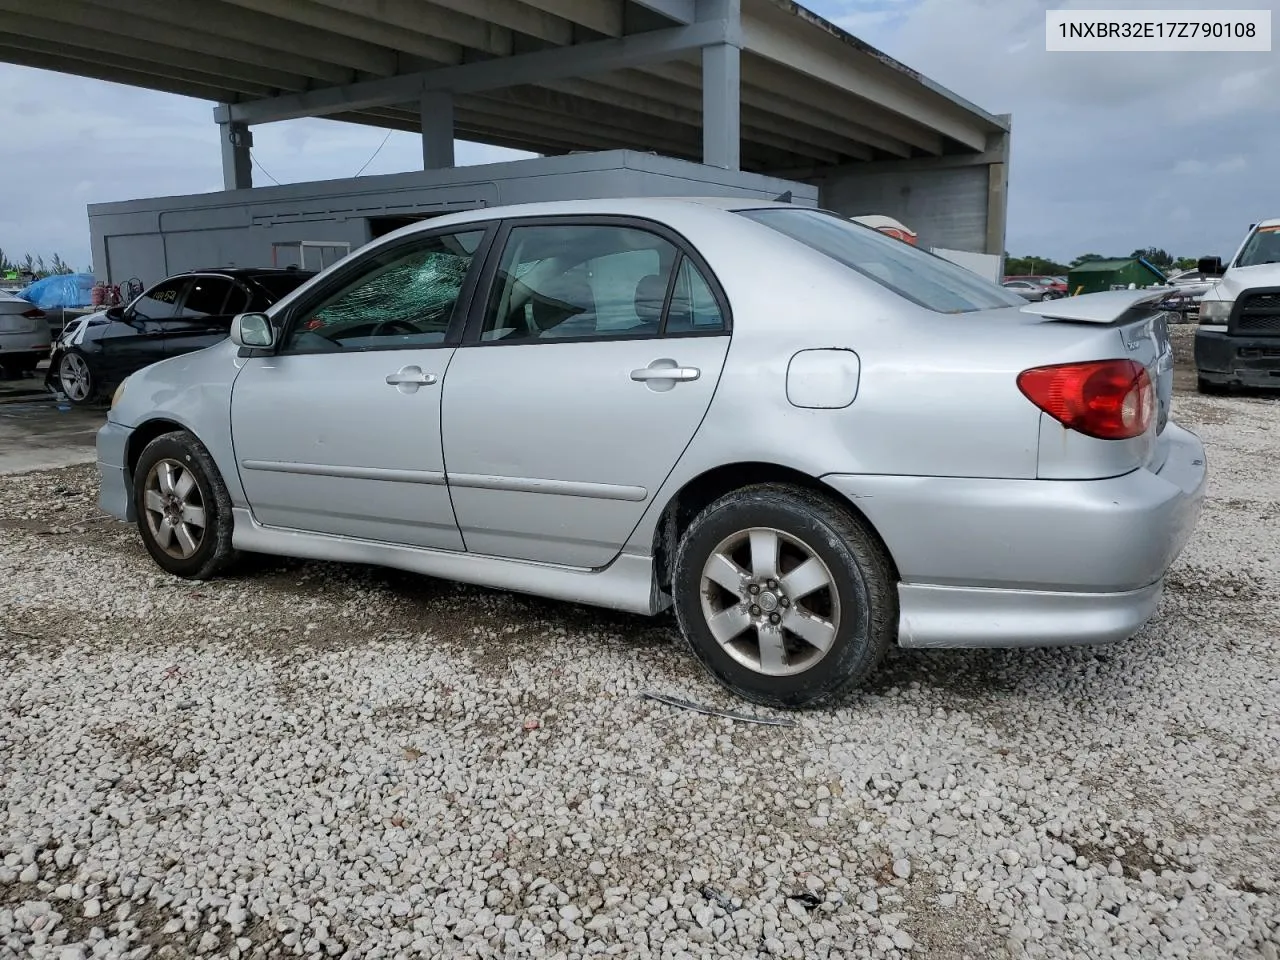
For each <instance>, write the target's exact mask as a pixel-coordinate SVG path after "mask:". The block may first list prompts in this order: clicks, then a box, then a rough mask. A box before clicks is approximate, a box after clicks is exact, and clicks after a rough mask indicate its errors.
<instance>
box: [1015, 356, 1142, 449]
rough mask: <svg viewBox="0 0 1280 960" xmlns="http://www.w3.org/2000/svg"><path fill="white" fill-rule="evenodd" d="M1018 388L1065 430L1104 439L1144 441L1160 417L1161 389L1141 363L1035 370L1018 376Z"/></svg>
mask: <svg viewBox="0 0 1280 960" xmlns="http://www.w3.org/2000/svg"><path fill="white" fill-rule="evenodd" d="M1018 389H1019V390H1021V391H1022V392H1023V393H1024V394H1025V395H1026V397H1027V399H1028V400H1030V401H1031V402H1032V403H1034V404H1035V405H1036V406H1037V407H1039V408H1040V409H1041V410H1043V411H1044V412H1045V413H1047V414H1049V416H1051V417H1053V419H1055V420H1057V421H1058V422H1059V423H1061V424H1062V425H1063V426H1065V427H1068V428H1069V429H1071V430H1077V431H1079V432H1080V433H1083V434H1085V435H1086V436H1090V437H1097V438H1098V439H1100V440H1128V439H1130V438H1131V437H1140V436H1142V435H1143V434H1144V433H1146V432H1147V428H1148V427H1150V426H1151V421H1152V419H1153V417H1154V416H1155V406H1156V392H1155V388H1154V387H1153V386H1152V384H1151V377H1149V376H1148V375H1147V369H1146V367H1144V366H1143V365H1142V364H1140V363H1138V362H1137V361H1136V360H1096V361H1093V362H1092V363H1059V364H1054V365H1053V366H1050V367H1033V368H1032V369H1030V370H1023V371H1022V373H1020V374H1018Z"/></svg>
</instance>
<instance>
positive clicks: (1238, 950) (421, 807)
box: [0, 331, 1280, 960]
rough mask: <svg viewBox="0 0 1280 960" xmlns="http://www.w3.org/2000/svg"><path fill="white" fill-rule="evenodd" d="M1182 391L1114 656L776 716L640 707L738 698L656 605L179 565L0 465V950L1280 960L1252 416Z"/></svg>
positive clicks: (991, 663) (1086, 654)
mask: <svg viewBox="0 0 1280 960" xmlns="http://www.w3.org/2000/svg"><path fill="white" fill-rule="evenodd" d="M1189 332H1190V331H1187V332H1184V333H1183V334H1181V335H1182V336H1183V337H1184V340H1185V336H1186V335H1187V334H1188V333H1189ZM1188 342H1189V341H1188ZM1179 349H1180V350H1182V351H1183V352H1184V353H1185V349H1186V344H1185V342H1184V343H1183V345H1182V346H1180V347H1179ZM1177 408H1178V409H1177V412H1176V416H1178V417H1179V419H1180V420H1182V422H1184V423H1185V424H1186V425H1187V426H1189V427H1191V428H1192V429H1195V430H1196V431H1197V432H1199V433H1200V434H1201V435H1202V437H1203V438H1204V440H1205V442H1206V445H1207V447H1208V451H1209V463H1210V467H1211V471H1212V473H1211V482H1210V488H1209V494H1208V500H1207V502H1206V507H1205V515H1204V518H1203V519H1202V521H1201V524H1200V527H1199V530H1198V531H1197V534H1196V536H1195V537H1194V538H1193V540H1192V542H1191V544H1190V545H1189V547H1188V549H1187V551H1186V553H1185V555H1184V556H1183V557H1182V559H1180V560H1179V561H1178V562H1177V564H1176V565H1175V567H1174V569H1173V571H1172V574H1171V576H1170V578H1169V582H1168V584H1167V589H1166V591H1165V595H1164V599H1163V601H1162V605H1161V608H1160V611H1159V613H1158V614H1157V616H1156V617H1155V619H1153V620H1152V622H1151V623H1150V624H1149V625H1148V626H1147V627H1145V628H1144V629H1143V630H1142V631H1140V632H1139V633H1138V635H1137V636H1135V637H1133V638H1132V639H1130V640H1128V641H1125V642H1122V643H1117V644H1115V645H1113V646H1110V647H1107V648H1099V649H1093V650H1090V649H1075V648H1061V649H1053V650H1018V651H920V652H912V651H897V650H895V651H892V652H891V653H890V655H889V656H888V657H887V659H886V662H885V664H884V666H883V668H882V670H883V673H882V675H881V676H880V677H879V678H877V679H876V681H875V682H873V683H872V684H870V685H869V686H868V688H867V689H866V690H865V691H863V692H860V693H858V694H855V695H853V696H851V697H850V698H849V699H848V700H847V701H846V702H842V703H840V704H836V705H834V706H831V707H828V708H826V709H824V710H821V711H806V712H805V713H804V714H802V715H797V717H796V719H797V721H798V726H797V728H795V729H780V728H773V727H761V726H751V725H746V724H740V723H735V722H733V721H730V720H726V719H722V718H717V717H707V716H704V715H701V714H694V713H691V712H687V711H680V710H676V709H672V708H669V707H666V706H662V705H659V704H655V703H653V702H651V701H646V700H642V699H640V698H639V696H638V694H639V693H640V692H641V691H643V690H648V689H661V690H663V691H669V692H671V693H673V694H676V695H680V696H686V697H689V698H691V699H694V700H697V701H700V702H705V703H708V704H712V705H716V706H722V707H728V708H730V709H736V710H742V709H744V705H743V704H742V703H741V702H739V701H735V700H733V699H732V698H731V697H729V696H728V695H727V694H725V693H723V692H722V691H720V690H719V689H718V688H717V687H715V686H714V685H713V684H712V683H710V682H709V681H707V680H706V679H705V678H704V677H703V676H702V674H701V673H700V671H698V670H697V669H696V668H695V665H694V663H693V662H692V660H691V658H690V657H689V656H688V655H687V653H686V652H685V650H684V649H683V644H682V643H680V642H677V641H676V639H675V638H674V637H673V635H672V632H671V627H670V622H669V620H663V619H655V620H653V621H646V620H641V619H638V618H631V617H623V616H621V615H617V614H611V613H608V612H593V611H590V610H587V609H586V608H579V607H573V606H569V605H560V604H554V603H550V602H546V601H540V600H531V599H528V598H522V597H518V596H515V595H509V594H504V593H501V592H497V591H487V590H481V589H476V588H471V587H464V586H457V585H454V584H448V583H444V582H441V581H435V580H431V579H428V578H416V577H411V576H409V575H407V574H399V573H392V572H387V571H375V570H370V569H367V568H363V567H348V566H344V565H339V564H316V563H309V562H302V561H291V560H269V559H268V560H258V561H254V563H253V564H251V565H250V566H249V567H247V568H246V570H245V572H243V573H237V574H235V575H232V576H228V577H226V578H223V579H219V580H213V581H209V582H207V583H195V582H188V581H182V580H177V579H174V578H171V577H168V576H166V575H163V574H161V573H160V572H159V571H158V570H157V569H156V568H155V567H154V565H153V564H152V563H151V561H150V560H149V559H148V558H147V556H146V554H145V552H144V551H143V550H142V548H141V546H140V544H139V543H138V538H137V533H136V531H135V530H134V529H132V528H131V527H130V526H128V525H123V524H114V523H111V522H108V521H106V520H104V519H102V518H101V517H100V516H99V515H98V514H97V513H96V510H95V506H94V498H95V496H96V486H95V483H96V481H95V480H94V471H93V468H92V467H73V468H68V469H65V470H58V471H49V472H40V473H32V474H27V475H22V476H16V477H4V476H0V584H3V588H2V589H0V714H3V719H0V757H3V758H4V759H3V765H4V771H5V774H4V776H3V777H0V811H2V812H0V960H18V958H22V960H26V958H32V960H55V958H57V960H61V958H62V957H63V956H66V957H68V958H70V957H72V956H79V957H83V958H86V960H87V958H89V957H95V958H97V957H102V958H106V960H117V958H121V957H131V958H134V960H144V958H149V960H161V958H163V960H178V958H182V957H186V956H191V955H195V954H199V955H201V956H210V957H212V956H218V957H226V958H227V960H237V958H238V960H251V958H252V960H259V958H263V960H265V958H268V957H285V956H305V957H308V958H309V960H311V958H317V957H326V956H327V957H342V958H346V960H358V958H359V960H363V958H384V960H390V958H392V957H397V956H412V955H419V956H440V957H452V956H459V957H462V956H488V957H496V956H525V957H531V956H545V957H548V958H557V960H583V958H586V957H597V956H625V957H628V958H630V957H635V958H637V960H685V958H690V957H697V958H701V957H712V956H723V957H738V956H755V955H757V954H758V953H767V955H770V956H778V957H787V958H793V957H800V958H805V960H808V958H810V957H815V958H824V960H831V958H838V960H855V958H856V960H870V958H872V957H874V958H877V960H879V958H884V960H892V958H898V960H901V958H903V957H905V956H906V955H908V954H909V955H911V956H937V957H975V958H976V957H1000V956H1004V957H1018V958H1022V957H1026V958H1028V960H1067V958H1076V957H1081V956H1089V957H1094V956H1096V957H1107V958H1122V957H1124V958H1127V957H1147V956H1152V957H1156V956H1158V957H1168V958H1188V960H1189V958H1195V960H1280V956H1277V947H1278V946H1280V932H1278V931H1280V899H1278V898H1280V873H1278V871H1280V823H1277V820H1276V818H1275V817H1274V816H1272V812H1273V811H1274V809H1275V807H1274V804H1275V787H1274V785H1275V783H1276V782H1277V781H1278V780H1280V759H1278V758H1280V685H1277V682H1276V662H1277V661H1276V646H1275V643H1276V637H1280V610H1278V609H1277V605H1276V604H1275V602H1274V599H1273V598H1274V597H1275V596H1277V595H1280V473H1278V472H1277V471H1276V469H1275V463H1276V462H1277V461H1280V405H1277V404H1276V403H1275V402H1274V401H1268V400H1263V399H1259V398H1237V397H1230V398H1208V397H1198V396H1195V395H1191V394H1186V393H1179V394H1178V396H1177ZM59 491H60V492H59ZM54 503H57V504H59V505H61V506H63V507H64V509H63V510H60V511H54V510H52V509H51V507H50V504H54ZM73 526H78V527H80V528H81V532H76V531H75V530H74V529H73ZM53 530H58V531H62V532H57V533H54V532H51V531H53ZM308 625H310V627H311V629H309V630H308V629H306V627H307V626H308ZM797 801H801V802H797ZM64 915H65V916H64ZM93 924H99V925H100V926H97V927H94V926H92V925H93ZM762 948H763V949H762Z"/></svg>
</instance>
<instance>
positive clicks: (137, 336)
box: [98, 276, 191, 383]
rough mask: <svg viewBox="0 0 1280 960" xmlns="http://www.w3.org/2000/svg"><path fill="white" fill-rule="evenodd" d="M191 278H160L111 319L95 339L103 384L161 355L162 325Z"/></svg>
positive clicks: (148, 363)
mask: <svg viewBox="0 0 1280 960" xmlns="http://www.w3.org/2000/svg"><path fill="white" fill-rule="evenodd" d="M190 283H191V278H190V277H186V276H181V277H172V278H170V279H168V280H162V281H161V282H160V283H157V284H156V285H155V286H154V287H152V288H151V289H150V290H148V291H146V292H145V293H143V294H142V296H140V297H138V298H137V299H136V300H134V301H133V303H131V304H129V306H128V307H126V308H125V310H124V319H123V320H116V321H112V323H111V324H110V326H108V327H107V329H106V330H105V331H103V333H102V335H101V336H100V338H99V339H98V347H99V349H100V350H101V351H102V356H101V361H100V364H101V365H100V369H101V371H102V378H101V379H102V380H103V381H104V382H105V383H119V382H120V381H121V380H123V379H124V378H125V377H127V376H129V374H131V373H134V372H135V371H138V370H141V369H142V368H143V367H145V366H149V365H150V364H153V363H155V362H156V361H158V360H163V359H164V358H165V352H164V334H165V324H166V323H168V321H169V320H171V319H172V318H173V317H174V316H175V315H176V314H177V312H178V304H180V303H181V302H182V298H183V297H184V296H185V294H186V290H187V287H188V286H189V285H190Z"/></svg>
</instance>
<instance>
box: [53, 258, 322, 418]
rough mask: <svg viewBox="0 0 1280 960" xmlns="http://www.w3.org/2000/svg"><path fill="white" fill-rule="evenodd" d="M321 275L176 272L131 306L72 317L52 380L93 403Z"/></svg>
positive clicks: (70, 395)
mask: <svg viewBox="0 0 1280 960" xmlns="http://www.w3.org/2000/svg"><path fill="white" fill-rule="evenodd" d="M314 275H315V274H314V273H312V272H310V271H306V270H297V269H292V268H291V269H283V270H275V269H266V268H244V269H230V270H217V269H215V270H198V271H192V272H190V273H183V274H179V275H177V276H173V277H169V278H168V279H165V280H162V281H160V282H159V283H157V284H156V285H155V286H153V287H151V288H150V289H149V290H145V291H143V293H142V295H141V296H139V297H138V298H137V299H135V300H133V301H132V302H131V303H129V304H128V305H127V306H122V307H111V308H109V309H107V310H103V311H101V312H99V313H93V314H90V315H89V316H87V317H81V318H79V319H78V320H73V321H72V322H71V323H69V324H67V327H66V329H65V330H64V331H63V333H62V335H61V336H59V338H58V340H57V341H56V343H55V344H54V350H53V356H52V358H51V360H50V363H49V371H48V373H47V375H46V377H45V385H46V386H47V387H49V388H50V389H51V390H54V391H55V392H59V393H61V394H63V395H64V396H65V397H66V398H67V399H68V400H69V401H70V402H71V403H73V404H78V405H80V404H87V403H92V402H94V401H95V400H97V399H99V398H102V397H105V396H107V395H108V394H109V391H110V389H111V388H113V387H114V386H116V385H117V384H119V383H120V382H121V381H122V380H124V378H125V377H127V376H129V374H131V373H133V372H134V371H136V370H140V369H142V368H143V367H145V366H147V365H148V364H150V363H155V362H156V361H157V360H163V359H165V358H166V357H175V356H178V355H180V354H184V353H190V352H191V351H193V350H202V349H204V348H205V347H208V346H212V345H213V344H215V343H217V342H218V341H220V340H224V339H226V337H227V333H228V331H229V330H230V329H231V318H232V317H234V316H235V315H236V314H238V313H245V312H250V311H262V310H266V309H267V308H268V307H270V306H271V305H272V304H274V303H275V302H276V301H277V300H279V299H280V298H281V297H283V296H285V295H286V294H288V293H291V292H292V291H293V290H294V289H295V288H297V287H298V286H299V285H301V284H302V283H304V282H305V281H307V280H309V279H310V278H311V277H313V276H314Z"/></svg>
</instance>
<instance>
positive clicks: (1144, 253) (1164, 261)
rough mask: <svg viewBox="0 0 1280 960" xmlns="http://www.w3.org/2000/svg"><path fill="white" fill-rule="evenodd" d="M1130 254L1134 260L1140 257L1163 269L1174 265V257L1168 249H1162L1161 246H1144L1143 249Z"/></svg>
mask: <svg viewBox="0 0 1280 960" xmlns="http://www.w3.org/2000/svg"><path fill="white" fill-rule="evenodd" d="M1129 256H1130V258H1131V259H1134V260H1137V259H1138V258H1139V257H1140V258H1142V259H1143V260H1145V261H1147V263H1149V264H1151V265H1152V266H1153V267H1159V268H1160V269H1161V270H1168V269H1169V268H1170V267H1172V266H1173V257H1171V256H1169V252H1168V251H1167V250H1161V249H1160V248H1159V247H1144V248H1142V249H1141V250H1135V251H1133V253H1131V254H1129Z"/></svg>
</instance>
